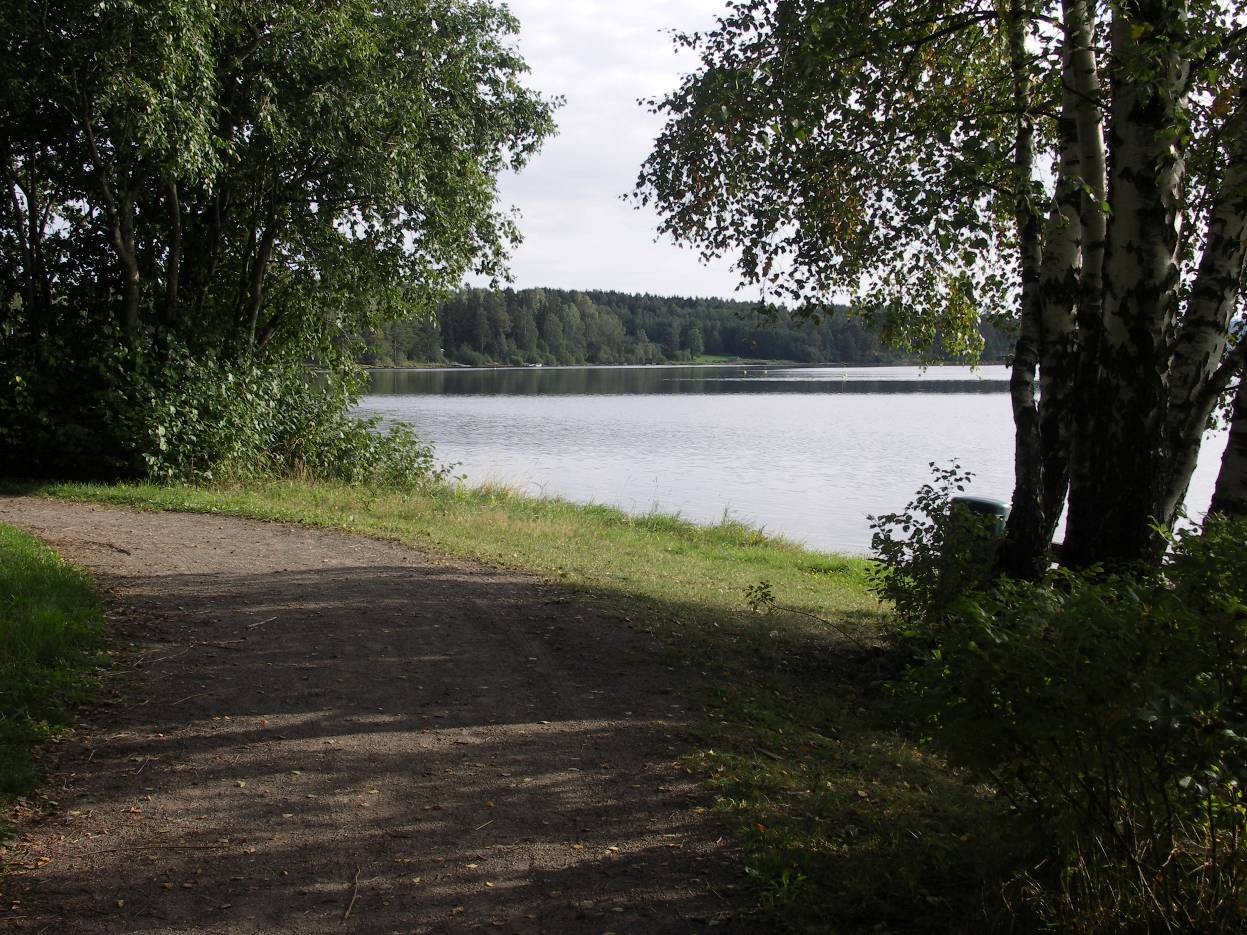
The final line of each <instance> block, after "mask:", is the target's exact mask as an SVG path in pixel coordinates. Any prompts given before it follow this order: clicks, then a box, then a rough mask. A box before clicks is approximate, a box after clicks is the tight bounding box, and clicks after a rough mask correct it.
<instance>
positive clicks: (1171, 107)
mask: <svg viewBox="0 0 1247 935" xmlns="http://www.w3.org/2000/svg"><path fill="white" fill-rule="evenodd" d="M1130 9H1131V11H1132V12H1133V13H1134V15H1133V16H1132V15H1131V14H1130V13H1129V12H1127V11H1125V10H1122V9H1121V8H1118V9H1117V11H1116V12H1115V14H1114V20H1113V24H1112V27H1111V37H1112V46H1113V53H1114V57H1115V60H1116V63H1117V65H1116V68H1115V70H1114V74H1113V104H1112V107H1113V120H1112V122H1111V128H1112V130H1111V132H1112V141H1111V150H1112V153H1113V158H1112V166H1111V173H1110V191H1109V204H1110V206H1111V209H1112V210H1111V217H1110V221H1109V225H1108V233H1107V241H1106V252H1105V262H1104V310H1103V330H1102V332H1101V335H1100V341H1099V342H1098V347H1096V348H1094V351H1095V358H1096V359H1098V360H1099V361H1100V364H1101V366H1100V367H1099V369H1098V373H1097V374H1095V375H1094V376H1092V375H1091V374H1090V373H1087V374H1086V375H1085V376H1087V377H1090V378H1091V379H1092V380H1093V385H1092V386H1089V387H1088V386H1080V388H1079V397H1080V399H1082V400H1085V401H1086V402H1085V405H1086V406H1088V407H1089V409H1090V415H1091V418H1090V419H1089V420H1088V421H1086V422H1084V425H1083V433H1084V434H1083V438H1082V439H1081V442H1082V443H1081V446H1080V449H1079V452H1078V456H1079V458H1080V459H1081V460H1082V461H1083V463H1082V464H1080V465H1079V468H1080V470H1078V471H1075V472H1074V475H1073V477H1074V482H1073V483H1071V487H1070V511H1069V523H1068V526H1067V534H1066V540H1065V548H1064V551H1063V561H1065V563H1066V564H1068V565H1071V566H1073V567H1081V566H1086V565H1090V564H1094V563H1105V564H1122V563H1126V564H1128V563H1133V562H1138V561H1150V560H1152V559H1154V558H1155V557H1156V556H1157V554H1158V552H1159V549H1160V548H1162V547H1163V542H1162V540H1161V539H1160V537H1158V536H1157V535H1156V533H1155V532H1154V530H1153V529H1152V523H1153V522H1154V521H1155V520H1157V519H1158V518H1159V517H1160V515H1161V513H1162V512H1163V502H1164V487H1165V483H1164V481H1165V474H1166V471H1165V467H1166V461H1167V457H1166V451H1165V447H1166V445H1165V442H1166V439H1165V434H1164V429H1165V422H1166V416H1167V412H1168V390H1169V386H1168V363H1169V361H1168V355H1169V349H1168V337H1169V333H1170V329H1171V327H1172V323H1173V319H1174V315H1175V313H1176V310H1177V290H1178V285H1179V282H1178V272H1179V267H1178V250H1179V245H1180V240H1181V237H1180V233H1181V215H1180V213H1179V212H1178V210H1177V209H1178V206H1179V205H1180V204H1182V184H1183V177H1184V170H1185V163H1184V158H1183V153H1182V151H1181V150H1180V149H1179V142H1178V141H1179V140H1180V138H1181V134H1180V132H1179V131H1180V128H1181V118H1180V116H1179V110H1180V109H1181V107H1182V106H1183V102H1182V99H1181V95H1182V93H1183V89H1184V88H1185V87H1186V67H1185V65H1184V62H1183V59H1182V57H1181V53H1180V52H1179V51H1178V47H1179V46H1180V42H1179V41H1178V39H1179V37H1180V35H1181V31H1182V29H1183V28H1184V20H1185V5H1184V4H1182V3H1171V2H1160V0H1157V2H1152V3H1144V4H1140V5H1139V6H1137V7H1132V8H1130ZM1157 35H1159V36H1171V37H1173V41H1171V42H1167V43H1164V44H1161V43H1157V42H1156V41H1155V39H1154V38H1153V39H1150V40H1149V43H1148V48H1147V50H1146V57H1145V50H1144V49H1142V48H1141V47H1140V45H1139V41H1138V40H1139V38H1140V37H1141V36H1149V37H1154V36H1157ZM1157 49H1160V51H1156V50H1157Z"/></svg>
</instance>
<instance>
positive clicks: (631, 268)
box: [501, 0, 756, 298]
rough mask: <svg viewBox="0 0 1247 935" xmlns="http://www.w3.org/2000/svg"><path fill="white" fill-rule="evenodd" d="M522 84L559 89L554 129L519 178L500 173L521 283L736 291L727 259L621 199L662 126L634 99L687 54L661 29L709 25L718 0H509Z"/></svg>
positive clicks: (671, 82)
mask: <svg viewBox="0 0 1247 935" xmlns="http://www.w3.org/2000/svg"><path fill="white" fill-rule="evenodd" d="M507 6H508V7H509V8H510V9H511V12H512V13H514V14H515V16H516V18H517V19H519V21H520V35H519V39H518V45H519V49H520V51H521V53H522V54H523V55H524V57H525V59H526V60H527V61H528V64H529V66H530V67H531V69H532V74H531V75H530V76H529V81H528V83H529V86H530V87H532V88H535V89H536V90H539V91H541V92H543V93H546V94H549V95H563V96H564V97H565V98H566V99H567V100H566V104H565V105H564V106H563V107H562V108H561V109H560V110H559V112H558V113H557V114H556V115H555V120H556V122H557V123H558V126H559V132H558V135H557V136H556V137H554V138H553V139H550V140H548V141H547V142H546V144H545V146H544V147H543V148H542V152H541V153H540V154H539V155H538V156H537V157H536V158H535V159H534V160H533V161H532V162H530V163H529V165H528V167H527V168H525V169H524V171H523V172H521V173H519V174H518V175H511V174H508V175H507V176H504V177H503V179H502V180H501V188H502V200H503V203H504V204H511V205H515V206H516V207H517V208H519V210H520V212H521V217H520V230H521V231H522V232H523V235H524V243H523V244H522V245H520V246H519V247H518V248H517V249H516V251H515V253H514V255H513V258H512V262H511V271H512V274H513V275H514V277H515V283H514V285H515V287H516V288H519V289H526V288H532V287H536V286H548V287H553V288H562V289H616V290H620V291H624V292H650V293H655V294H659V295H684V296H719V297H737V298H755V297H756V295H755V294H753V293H737V292H735V287H736V284H737V279H736V277H735V276H734V275H733V273H732V271H731V269H730V264H729V263H728V262H726V261H722V262H718V263H715V264H712V265H709V266H706V265H703V264H702V263H701V262H700V261H699V260H698V257H697V254H696V252H695V251H693V250H690V249H688V248H681V247H678V246H676V245H675V244H674V243H672V242H671V241H670V240H669V239H664V240H662V241H660V242H657V243H655V238H656V236H657V229H658V217H657V216H656V215H655V214H654V213H653V212H652V211H650V210H648V209H640V210H638V209H636V208H635V207H634V206H633V205H632V204H631V203H625V202H623V201H621V196H622V195H624V194H626V193H628V192H630V191H631V190H632V188H633V186H634V184H635V181H636V177H637V172H638V171H639V169H640V166H641V163H642V161H644V159H645V157H646V156H647V155H649V152H650V149H651V146H652V143H653V141H654V138H655V137H656V136H657V135H658V133H659V131H660V130H661V128H662V121H661V119H660V118H659V117H656V116H654V115H652V114H649V113H648V112H647V111H646V110H645V108H643V107H642V106H640V105H639V104H638V103H637V99H638V98H643V97H651V96H655V95H659V94H662V93H664V92H666V91H668V90H671V89H673V88H675V87H676V84H677V81H678V79H679V76H680V75H681V74H684V73H687V72H690V71H693V70H694V68H695V66H696V58H695V57H694V56H692V55H689V54H688V53H687V52H685V53H683V54H681V55H677V54H676V52H675V50H674V48H673V46H672V43H671V41H670V38H669V36H668V35H667V34H666V32H665V31H666V30H670V29H672V28H676V29H681V30H696V29H704V28H707V27H710V26H712V25H713V24H714V21H715V17H716V16H717V15H718V14H720V13H722V12H723V10H724V8H725V6H726V4H725V2H724V0H679V2H677V3H672V2H670V0H666V2H659V0H623V2H621V0H508V2H507Z"/></svg>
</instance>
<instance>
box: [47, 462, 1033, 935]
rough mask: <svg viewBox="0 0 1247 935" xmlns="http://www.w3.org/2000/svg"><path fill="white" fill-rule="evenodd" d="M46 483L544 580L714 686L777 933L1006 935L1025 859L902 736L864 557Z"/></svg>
mask: <svg viewBox="0 0 1247 935" xmlns="http://www.w3.org/2000/svg"><path fill="white" fill-rule="evenodd" d="M42 492H43V493H45V494H49V495H55V496H59V497H64V498H68V499H76V500H85V501H92V502H105V503H115V504H124V505H128V506H135V507H139V508H143V509H157V510H186V511H197V512H210V513H222V514H231V515H238V516H247V517H254V518H260V519H271V520H282V521H289V522H299V523H306V524H310V525H315V526H324V527H333V528H342V529H348V530H352V531H356V532H361V533H365V534H368V535H374V536H379V537H384V538H390V539H396V540H399V541H402V542H405V543H408V544H411V545H414V546H416V547H419V548H424V549H428V550H433V551H436V552H440V553H443V554H448V555H453V556H458V557H462V558H467V559H472V560H475V561H479V562H483V563H487V564H491V565H499V566H505V567H510V568H516V569H521V570H525V571H528V572H531V573H535V574H538V575H541V576H543V577H545V578H547V579H548V580H549V581H551V582H554V583H557V584H560V585H562V586H564V587H566V588H567V589H568V592H569V594H568V596H569V599H572V598H573V597H574V599H576V600H581V601H586V602H590V603H592V604H594V605H595V606H597V607H598V608H599V609H600V610H601V611H602V612H604V613H605V614H606V615H608V616H616V617H618V618H620V619H624V620H627V621H628V622H630V623H631V624H632V625H633V626H641V627H644V628H646V629H649V630H651V631H652V632H653V633H654V634H655V635H656V636H658V637H659V638H660V639H662V640H663V642H664V643H665V645H666V646H667V647H668V649H669V651H670V652H671V653H673V654H676V655H678V656H680V657H681V658H683V659H684V660H685V661H686V662H689V663H692V664H693V665H695V666H696V667H697V668H698V669H699V670H700V671H702V672H704V673H706V674H707V675H708V676H709V678H707V679H706V680H705V681H706V684H707V685H708V686H710V687H708V688H707V689H706V693H707V694H706V697H705V698H704V702H705V707H706V711H707V715H708V716H707V717H706V719H705V724H706V726H705V727H704V729H703V732H702V736H701V739H700V744H699V750H698V752H697V753H696V754H695V755H694V756H692V757H691V758H690V759H689V760H688V761H687V762H686V764H685V765H686V768H687V769H689V770H691V771H694V772H696V773H698V774H699V775H701V776H702V777H703V778H704V779H705V780H706V782H707V783H708V784H709V786H710V788H711V789H713V791H714V792H715V793H716V795H717V802H718V806H719V808H720V809H722V810H723V811H724V813H725V814H726V815H727V816H728V818H729V820H730V821H731V823H732V825H733V826H734V829H735V833H736V836H737V839H738V840H739V841H740V842H741V843H742V844H743V845H744V846H745V848H746V852H747V867H748V870H749V875H750V885H751V886H752V887H753V896H754V898H755V899H756V901H757V902H758V904H759V905H760V906H761V907H762V911H763V912H765V913H766V919H765V920H759V929H760V930H786V929H791V930H795V931H811V932H812V931H828V932H831V931H835V932H840V931H854V930H867V931H885V930H901V931H968V930H973V929H974V928H976V927H984V928H986V927H988V926H989V920H987V919H986V918H984V916H983V914H982V912H981V911H980V909H979V906H980V905H981V904H982V903H983V902H984V899H983V895H984V892H983V891H984V888H985V887H986V888H987V889H989V890H990V889H992V888H994V887H995V886H996V884H995V883H994V882H993V880H994V874H995V872H996V870H995V868H998V867H1000V866H1004V865H1007V863H1008V861H1007V859H1005V857H1004V856H1003V855H1002V854H1001V852H1000V848H999V845H998V844H997V843H996V842H998V841H1000V840H1001V839H1002V838H1003V837H1004V836H1002V835H1000V834H998V833H997V830H996V822H997V819H998V817H999V816H998V814H997V808H996V805H995V803H994V802H993V801H992V800H991V798H990V797H989V796H986V795H984V794H982V793H981V792H980V790H976V789H974V788H971V787H970V786H968V785H967V784H966V783H964V782H963V781H961V780H960V779H959V777H958V776H956V775H955V774H953V773H952V772H951V771H949V770H948V769H946V768H945V767H944V766H943V765H942V764H941V763H939V762H938V761H937V760H933V759H931V758H929V757H928V756H926V755H924V753H923V752H922V751H921V750H920V749H918V748H917V747H916V746H915V745H914V744H913V743H912V742H911V740H910V739H909V737H908V735H907V732H906V731H903V730H899V729H898V724H899V723H900V722H899V720H898V716H897V714H896V712H895V711H893V710H892V709H891V704H890V702H889V700H888V699H889V695H888V693H887V691H886V688H885V687H884V684H883V683H884V682H885V681H886V680H887V679H888V678H890V677H892V676H894V674H895V672H894V671H893V669H892V665H893V664H892V662H891V660H890V658H889V656H888V654H887V653H886V652H884V651H883V650H882V649H881V648H880V641H879V633H880V628H881V627H882V626H883V625H884V623H885V621H884V618H883V615H882V612H881V610H880V608H879V606H878V604H877V602H876V601H875V599H874V598H873V596H872V595H871V594H870V593H869V592H868V590H867V587H866V571H867V563H866V562H865V561H864V560H862V559H856V558H844V557H836V556H830V555H824V554H819V553H813V552H809V551H805V550H803V549H801V548H799V547H797V546H794V545H791V544H788V543H785V542H783V541H779V540H774V539H769V538H767V537H765V536H763V535H762V534H760V533H758V532H757V531H755V530H752V529H750V528H748V527H746V526H743V525H740V524H736V523H724V524H721V525H719V526H713V527H698V526H694V525H692V524H690V523H686V522H683V521H681V520H678V519H673V518H671V517H664V516H645V517H630V516H627V515H625V514H623V513H620V512H619V511H616V510H613V509H609V508H605V507H594V506H576V505H573V504H569V503H566V502H562V501H558V500H536V499H532V498H527V497H522V496H517V495H515V494H513V493H511V492H509V491H506V490H490V489H486V490H464V489H460V488H451V487H440V486H437V487H431V488H429V489H427V490H423V491H418V492H413V493H401V494H400V493H395V492H392V491H383V490H375V489H366V488H359V487H346V486H334V485H326V484H315V485H313V484H300V483H291V482H257V483H253V484H248V485H240V486H222V487H219V488H195V487H181V486H170V487H158V486H149V485H130V486H107V487H102V486H89V485H60V486H54V487H45V488H42ZM760 581H766V582H768V583H769V586H770V589H771V591H772V593H773V594H774V597H775V600H776V602H777V604H778V605H780V606H782V607H784V608H787V610H782V611H779V612H775V613H772V614H768V615H765V616H764V615H760V614H757V613H754V612H752V611H751V610H750V609H749V608H748V606H747V603H746V598H745V590H746V588H748V587H751V586H755V585H757V584H758V583H759V582H760ZM815 618H821V620H820V619H815ZM986 902H988V903H990V902H993V900H992V899H991V897H990V895H989V896H988V898H987V900H986ZM880 926H882V928H880Z"/></svg>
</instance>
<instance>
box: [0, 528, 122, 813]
mask: <svg viewBox="0 0 1247 935" xmlns="http://www.w3.org/2000/svg"><path fill="white" fill-rule="evenodd" d="M100 619H101V614H100V605H99V602H98V601H97V599H96V596H95V592H94V591H93V590H92V588H91V585H90V583H89V582H88V581H87V580H86V578H85V577H84V576H83V575H82V574H80V573H79V572H78V571H76V570H75V569H73V568H71V567H70V566H69V565H67V564H66V563H65V562H63V561H62V560H61V559H60V558H58V557H57V556H56V555H55V554H54V553H52V552H51V551H49V550H48V549H46V548H44V547H43V546H42V545H40V544H39V543H38V542H36V541H35V540H34V539H32V538H31V537H30V536H28V535H26V534H25V533H22V532H19V531H18V530H16V529H12V528H10V527H8V526H3V525H0V796H9V795H17V794H21V793H24V792H27V791H29V790H30V789H31V788H32V786H33V784H34V782H35V779H36V771H35V768H34V764H33V763H32V760H31V750H32V748H33V747H34V746H35V745H36V744H38V743H40V742H41V741H43V740H46V739H47V738H48V737H49V736H51V735H53V734H55V733H56V732H57V731H58V730H60V729H61V728H63V727H64V726H65V725H66V724H67V723H68V718H69V712H70V708H71V707H72V705H73V704H74V703H75V702H78V701H81V700H83V699H84V698H85V697H86V695H87V694H88V692H89V689H90V685H91V682H92V679H91V672H92V664H93V661H94V652H95V650H96V648H97V647H98V645H99V641H100Z"/></svg>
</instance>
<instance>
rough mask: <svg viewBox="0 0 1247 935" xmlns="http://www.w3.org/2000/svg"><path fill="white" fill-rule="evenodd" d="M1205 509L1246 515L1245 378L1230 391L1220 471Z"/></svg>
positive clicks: (1246, 432)
mask: <svg viewBox="0 0 1247 935" xmlns="http://www.w3.org/2000/svg"><path fill="white" fill-rule="evenodd" d="M1208 512H1209V513H1215V514H1218V515H1221V516H1230V517H1234V518H1242V517H1244V516H1247V379H1240V380H1239V381H1238V392H1237V393H1235V394H1234V414H1233V416H1232V417H1231V419H1230V441H1229V444H1228V445H1226V448H1225V455H1224V456H1223V457H1222V458H1221V473H1220V474H1218V475H1217V486H1216V489H1215V490H1214V491H1213V494H1212V504H1211V506H1209V507H1208Z"/></svg>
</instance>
